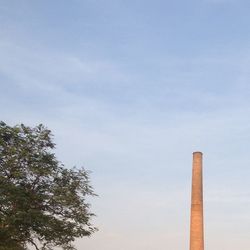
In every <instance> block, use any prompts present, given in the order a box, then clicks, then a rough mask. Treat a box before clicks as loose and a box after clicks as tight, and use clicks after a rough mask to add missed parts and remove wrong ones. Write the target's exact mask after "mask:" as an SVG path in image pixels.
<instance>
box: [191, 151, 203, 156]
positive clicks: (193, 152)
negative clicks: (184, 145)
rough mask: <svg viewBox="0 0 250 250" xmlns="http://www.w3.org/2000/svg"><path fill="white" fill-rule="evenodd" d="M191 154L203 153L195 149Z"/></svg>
mask: <svg viewBox="0 0 250 250" xmlns="http://www.w3.org/2000/svg"><path fill="white" fill-rule="evenodd" d="M193 154H201V155H202V154H203V153H202V152H201V151H195V152H193Z"/></svg>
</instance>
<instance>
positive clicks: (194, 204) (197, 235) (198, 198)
mask: <svg viewBox="0 0 250 250" xmlns="http://www.w3.org/2000/svg"><path fill="white" fill-rule="evenodd" d="M190 250H204V232H203V185H202V153H201V152H194V153H193V170H192V198H191V222H190Z"/></svg>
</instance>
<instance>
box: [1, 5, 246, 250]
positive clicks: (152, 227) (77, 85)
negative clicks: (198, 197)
mask: <svg viewBox="0 0 250 250" xmlns="http://www.w3.org/2000/svg"><path fill="white" fill-rule="evenodd" d="M249 8H250V2H248V1H245V0H238V1H235V0H200V1H194V0H191V1H184V0H176V1H168V0H167V1H163V0H156V1H149V0H145V1H142V0H133V1H132V0H127V1H122V0H105V1H103V0H99V1H97V0H72V1H59V0H54V1H49V0H43V1H28V0H23V1H20V0H13V1H4V0H0V20H1V21H0V55H1V56H0V80H1V81H0V87H1V91H0V113H1V120H3V121H4V122H6V123H8V124H10V125H15V124H19V123H24V124H26V125H30V126H35V125H37V124H39V123H43V124H44V125H45V126H47V127H48V128H49V129H51V130H52V132H53V134H54V136H55V137H54V138H55V142H56V144H57V148H56V154H57V156H58V158H59V160H61V161H62V162H63V163H65V165H66V166H68V167H71V166H74V165H76V166H82V165H83V166H84V167H85V168H86V169H88V170H90V171H92V173H91V180H92V185H93V187H94V189H95V192H96V193H97V194H98V195H99V197H97V198H93V199H91V200H90V202H91V204H92V211H93V212H94V213H95V214H96V215H97V216H96V217H95V218H94V220H93V223H94V225H95V226H97V227H98V228H99V231H98V232H97V233H95V234H94V235H93V236H91V237H90V238H82V239H77V241H76V246H77V248H78V249H79V250H80V249H88V250H166V249H168V250H180V249H183V250H184V249H188V248H189V216H190V195H191V193H190V192H191V168H192V152H193V151H202V152H203V158H204V206H205V207H204V215H205V249H206V250H213V249H220V250H235V249H240V250H249V245H250V238H249V234H250V223H249V219H250V212H249V211H250V189H249V179H250V167H249V165H250V156H249V147H250V140H249V139H250V98H249V93H250V83H249V80H250V67H249V66H250V45H249V44H250V32H249V29H250V28H249V27H250V25H249V24H250V15H249Z"/></svg>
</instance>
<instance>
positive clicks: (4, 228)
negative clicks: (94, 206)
mask: <svg viewBox="0 0 250 250" xmlns="http://www.w3.org/2000/svg"><path fill="white" fill-rule="evenodd" d="M54 148H55V144H54V143H53V141H52V135H51V131H50V130H48V129H46V128H45V127H44V126H43V125H39V126H37V127H34V128H31V127H27V126H25V125H23V124H21V125H17V126H14V127H11V126H8V125H6V124H5V123H4V122H0V250H26V249H28V246H32V247H33V248H34V249H36V250H38V249H39V250H49V249H52V248H53V247H55V246H57V247H61V248H62V249H65V250H69V249H75V248H74V247H73V245H72V242H73V241H74V239H75V238H76V237H83V236H89V235H91V234H92V233H93V232H94V231H95V230H96V229H95V228H94V227H93V226H92V225H91V224H90V219H91V217H92V216H93V214H92V213H91V212H90V211H89V204H88V203H87V202H86V197H87V196H89V195H90V196H92V195H95V194H94V193H93V190H92V187H91V186H90V184H89V176H88V172H87V171H85V170H84V169H83V168H81V169H76V168H71V169H68V168H65V167H64V166H63V164H61V163H60V162H59V161H58V160H57V159H56V157H55V154H54V153H53V149H54Z"/></svg>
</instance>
